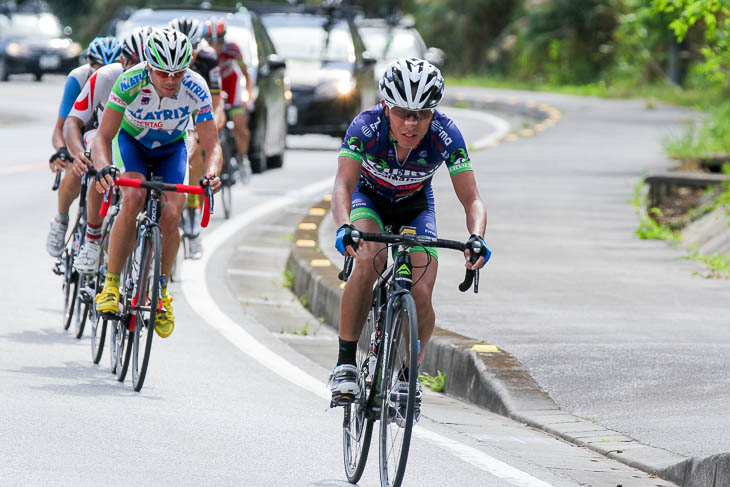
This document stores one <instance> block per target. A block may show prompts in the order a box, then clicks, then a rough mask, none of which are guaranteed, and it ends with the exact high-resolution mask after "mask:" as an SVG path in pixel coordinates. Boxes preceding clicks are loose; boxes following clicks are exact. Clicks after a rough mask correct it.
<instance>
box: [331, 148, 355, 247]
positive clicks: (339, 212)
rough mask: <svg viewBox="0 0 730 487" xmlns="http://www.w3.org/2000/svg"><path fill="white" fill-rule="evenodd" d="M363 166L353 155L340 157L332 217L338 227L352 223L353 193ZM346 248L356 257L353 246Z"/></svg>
mask: <svg viewBox="0 0 730 487" xmlns="http://www.w3.org/2000/svg"><path fill="white" fill-rule="evenodd" d="M361 168H362V163H361V162H360V161H358V160H357V159H353V158H352V157H347V156H340V158H339V159H338V162H337V176H336V177H335V187H334V190H333V191H332V217H333V218H334V219H335V225H336V226H337V228H340V227H341V226H342V225H345V224H348V223H350V209H351V205H352V194H353V193H354V192H355V188H356V187H357V182H358V181H359V180H360V170H361ZM346 250H347V253H348V254H350V255H351V256H352V257H355V250H354V249H353V248H352V246H350V245H348V246H347V249H346Z"/></svg>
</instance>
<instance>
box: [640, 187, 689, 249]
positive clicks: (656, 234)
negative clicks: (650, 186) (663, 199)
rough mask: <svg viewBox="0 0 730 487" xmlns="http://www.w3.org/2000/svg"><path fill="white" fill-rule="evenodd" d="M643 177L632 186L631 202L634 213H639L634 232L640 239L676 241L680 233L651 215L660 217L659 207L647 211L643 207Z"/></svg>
mask: <svg viewBox="0 0 730 487" xmlns="http://www.w3.org/2000/svg"><path fill="white" fill-rule="evenodd" d="M644 179H645V176H644V177H642V178H641V179H640V180H639V181H638V182H637V183H636V185H635V186H634V195H633V198H632V202H633V205H634V209H635V210H636V213H637V214H638V215H639V227H638V228H637V229H636V231H635V232H634V234H635V235H636V236H637V237H639V238H640V239H642V240H668V241H670V242H672V243H677V242H679V240H680V239H681V234H679V233H675V232H674V231H673V230H672V228H670V227H669V226H668V225H660V224H659V223H657V222H656V220H654V218H652V217H651V215H656V216H659V217H661V216H662V211H661V210H660V209H659V208H650V209H648V210H647V211H644V210H643V209H644V208H646V206H647V199H646V195H645V194H644V191H643V190H644Z"/></svg>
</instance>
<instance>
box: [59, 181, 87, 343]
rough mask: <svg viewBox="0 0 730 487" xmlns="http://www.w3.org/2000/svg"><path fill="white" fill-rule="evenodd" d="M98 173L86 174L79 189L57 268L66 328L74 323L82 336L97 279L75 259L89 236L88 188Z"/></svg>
mask: <svg viewBox="0 0 730 487" xmlns="http://www.w3.org/2000/svg"><path fill="white" fill-rule="evenodd" d="M94 174H95V172H94V173H92V174H88V175H87V174H84V176H82V178H81V188H80V193H79V208H78V212H77V213H76V219H75V220H74V222H73V225H70V227H71V232H70V233H69V236H68V237H67V239H66V243H65V245H64V248H63V251H62V252H61V255H60V256H59V257H58V260H56V263H55V264H54V267H53V272H54V273H55V274H56V275H59V276H63V283H62V285H61V288H62V292H63V311H64V313H63V329H64V330H68V329H69V328H70V327H71V324H73V325H74V336H75V337H76V338H79V339H80V338H81V337H82V335H83V334H84V327H85V325H86V319H87V317H88V315H89V311H90V309H91V308H93V306H92V303H91V300H92V298H93V296H94V294H95V293H94V282H93V279H92V278H90V276H86V275H83V274H80V273H79V272H77V271H76V269H75V267H74V261H75V260H76V257H77V256H78V254H79V250H80V249H81V246H82V245H83V244H84V240H85V239H86V217H87V215H86V192H87V189H88V179H89V178H91V177H93V175H94ZM59 175H60V171H59V172H58V173H56V182H54V188H53V189H57V184H56V183H57V182H58V180H59Z"/></svg>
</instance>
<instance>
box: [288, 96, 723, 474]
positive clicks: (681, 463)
mask: <svg viewBox="0 0 730 487" xmlns="http://www.w3.org/2000/svg"><path fill="white" fill-rule="evenodd" d="M457 99H458V97H457ZM450 101H452V102H453V99H452V100H450ZM493 103H494V102H493V101H478V100H470V101H469V104H470V106H471V107H478V108H487V107H491V108H492V109H494V107H493V106H491V104H493ZM509 106H517V105H516V104H513V103H503V104H501V105H500V106H499V110H501V111H505V110H506V109H508V107H509ZM519 110H522V111H523V112H522V114H526V111H527V110H530V111H529V113H530V115H531V116H533V117H534V118H539V119H542V118H545V119H546V120H554V121H557V119H559V112H558V115H556V114H555V109H553V108H552V107H520V108H519ZM548 117H549V118H548ZM553 123H554V122H553ZM329 210H330V199H329V197H327V198H325V199H323V200H322V201H319V202H317V203H316V204H314V206H312V208H310V210H309V214H308V215H306V216H305V217H304V218H303V219H302V220H301V222H300V223H299V225H298V228H297V229H296V231H295V232H294V236H293V247H292V251H291V254H290V255H289V259H288V262H287V269H288V270H289V271H290V272H292V273H293V274H294V286H293V289H292V290H293V292H294V293H295V294H296V295H297V296H300V297H301V296H306V297H307V299H306V302H308V307H309V309H310V311H311V312H312V314H313V315H315V316H317V317H319V318H322V319H324V322H325V323H326V324H327V325H328V326H331V327H332V328H333V329H334V330H338V329H339V307H340V298H341V295H342V288H343V287H344V283H342V282H341V281H340V280H339V279H338V277H337V274H338V273H339V267H338V266H337V265H334V264H333V263H332V262H331V261H330V260H329V259H328V258H327V256H326V255H325V254H324V253H323V252H322V250H321V248H320V246H319V237H318V236H319V232H318V229H319V227H320V226H321V225H322V221H323V220H324V218H325V216H326V215H327V213H328V212H329ZM327 244H328V245H329V242H328V243H327ZM478 345H483V343H482V342H480V341H478V340H475V339H473V338H470V337H466V336H463V335H459V334H457V333H453V332H450V331H448V330H444V329H442V328H439V327H437V328H436V330H435V332H434V335H433V338H432V339H431V342H430V343H429V351H428V353H427V354H426V357H425V359H424V362H423V363H422V364H421V370H422V371H423V372H428V373H429V374H431V375H436V373H437V371H441V372H442V373H444V374H445V376H446V377H447V380H446V387H445V391H444V392H445V393H447V394H449V395H452V396H454V397H457V398H459V399H462V400H465V401H468V402H470V403H472V404H475V405H477V406H480V407H484V408H486V409H489V410H490V411H493V412H496V413H498V414H502V415H504V416H506V417H509V418H511V419H513V420H515V421H519V422H522V423H524V424H526V425H529V426H531V427H533V428H537V429H540V430H543V431H545V432H548V433H550V434H552V435H555V436H557V437H560V438H562V439H564V440H566V441H569V442H571V443H573V444H575V445H578V446H583V447H587V448H590V449H591V450H594V451H596V452H599V453H601V454H603V455H605V456H607V457H609V458H612V459H615V460H618V461H620V462H622V463H624V464H626V465H629V466H631V467H634V468H637V469H639V470H642V471H644V472H646V473H648V474H650V475H656V476H658V477H661V478H662V479H664V480H667V481H670V482H674V483H676V484H677V485H680V486H682V487H728V486H729V485H730V483H729V482H730V480H729V479H730V454H720V455H715V456H711V457H708V458H704V459H699V458H687V457H684V456H681V455H677V454H675V453H672V452H669V451H667V450H664V449H661V448H656V447H653V446H650V445H646V444H643V443H640V442H639V441H637V440H635V439H633V438H630V437H628V436H626V435H623V434H622V433H619V432H616V431H612V430H609V429H607V428H604V427H602V426H600V425H597V424H595V423H593V422H591V421H589V420H586V419H583V418H579V417H576V416H573V415H571V414H569V413H567V412H564V411H562V410H560V408H559V407H558V405H557V404H555V402H553V400H552V399H551V398H550V397H549V396H548V395H547V394H546V393H545V392H544V391H543V390H542V389H541V388H540V387H539V386H538V385H537V383H536V382H535V381H534V380H533V378H532V377H531V376H530V374H529V373H528V371H527V369H526V368H525V367H524V366H523V365H522V364H521V363H520V362H519V361H518V360H517V359H516V358H515V357H514V356H513V355H511V354H510V353H508V352H506V351H504V350H500V349H497V348H496V347H485V348H487V350H481V349H480V347H479V346H478ZM475 346H476V347H475Z"/></svg>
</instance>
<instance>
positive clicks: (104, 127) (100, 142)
mask: <svg viewBox="0 0 730 487" xmlns="http://www.w3.org/2000/svg"><path fill="white" fill-rule="evenodd" d="M104 112H105V113H104V116H103V117H101V125H99V130H97V131H96V137H94V142H93V143H92V144H91V159H92V160H93V161H94V168H95V169H96V170H97V171H100V170H102V169H103V168H104V167H105V166H110V165H111V164H112V140H113V139H114V136H115V135H117V132H118V131H119V127H120V126H121V125H122V118H123V117H124V113H122V112H119V111H117V110H112V109H107V110H104ZM113 183H114V181H113V180H112V178H111V176H109V175H107V176H105V178H104V179H102V180H99V181H97V182H96V189H97V191H99V192H100V193H103V192H105V191H106V190H108V189H109V188H110V187H111V185H113Z"/></svg>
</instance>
